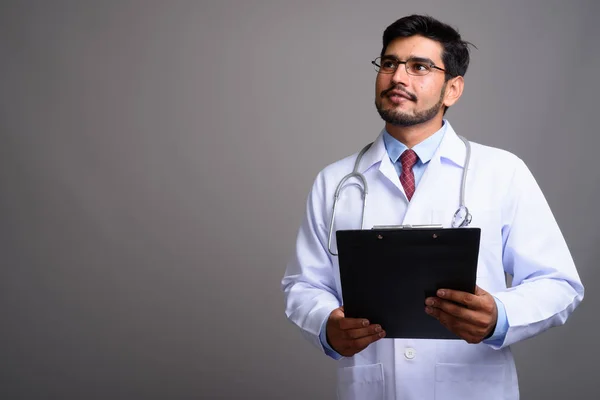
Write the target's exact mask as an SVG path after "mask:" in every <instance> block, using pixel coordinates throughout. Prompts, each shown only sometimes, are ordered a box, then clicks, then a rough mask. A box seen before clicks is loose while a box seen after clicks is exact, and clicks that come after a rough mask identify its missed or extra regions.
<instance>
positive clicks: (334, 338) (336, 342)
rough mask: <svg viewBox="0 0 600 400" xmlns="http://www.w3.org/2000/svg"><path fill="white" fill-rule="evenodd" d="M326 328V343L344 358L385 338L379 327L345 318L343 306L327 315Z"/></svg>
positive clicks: (362, 320) (365, 321)
mask: <svg viewBox="0 0 600 400" xmlns="http://www.w3.org/2000/svg"><path fill="white" fill-rule="evenodd" d="M326 326H327V342H328V343H329V345H330V346H331V348H333V349H334V350H335V351H337V352H338V354H341V355H342V356H344V357H352V356H353V355H355V354H356V353H358V352H361V351H363V350H364V349H365V348H366V347H367V346H368V345H370V344H371V343H373V342H376V341H378V340H379V339H381V338H383V337H385V331H384V330H383V329H382V328H381V326H380V325H371V324H369V321H367V320H366V319H362V318H346V317H345V316H344V307H343V306H342V307H340V308H336V309H335V310H333V311H332V312H331V314H329V319H328V320H327V325H326Z"/></svg>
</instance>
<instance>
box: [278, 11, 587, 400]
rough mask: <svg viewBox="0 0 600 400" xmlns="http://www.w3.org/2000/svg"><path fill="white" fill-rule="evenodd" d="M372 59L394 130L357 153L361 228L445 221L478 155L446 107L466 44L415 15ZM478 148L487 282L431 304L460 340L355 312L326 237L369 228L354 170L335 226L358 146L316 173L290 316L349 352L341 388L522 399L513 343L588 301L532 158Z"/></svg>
mask: <svg viewBox="0 0 600 400" xmlns="http://www.w3.org/2000/svg"><path fill="white" fill-rule="evenodd" d="M373 64H374V65H375V68H376V70H377V71H378V74H377V81H376V87H375V105H376V108H377V111H378V112H379V114H380V115H381V117H382V118H383V119H384V120H385V128H384V129H383V131H382V132H381V134H380V135H379V136H378V137H377V139H376V140H375V142H374V143H373V145H372V146H371V147H370V148H369V149H368V150H367V151H366V152H365V153H364V155H363V157H362V159H361V161H360V163H359V172H361V173H362V174H363V175H364V176H365V178H366V180H367V183H368V187H369V201H368V202H367V206H366V210H365V215H364V227H365V228H366V229H369V228H370V227H372V226H374V225H400V224H432V223H436V224H442V225H443V226H444V227H448V226H450V223H451V220H452V217H453V215H454V212H455V210H456V209H457V208H458V206H459V198H460V186H461V179H462V175H463V169H464V168H465V167H467V166H466V165H465V155H466V146H465V143H463V141H462V140H461V139H460V138H459V137H458V136H457V135H456V133H455V132H454V130H453V129H452V127H451V126H450V123H449V122H448V121H446V120H444V119H443V116H444V113H445V111H446V109H447V108H448V107H450V106H452V105H454V104H455V103H456V102H457V101H458V100H459V98H460V96H461V94H462V92H463V87H464V78H463V77H464V75H465V73H466V71H467V68H468V65H469V48H468V43H467V42H465V41H463V40H462V39H461V36H460V35H459V33H458V32H457V31H455V30H454V29H453V28H451V27H450V26H448V25H446V24H443V23H441V22H439V21H437V20H435V19H433V18H431V17H425V16H418V15H413V16H408V17H405V18H402V19H400V20H398V21H396V22H394V23H393V24H392V25H390V26H389V27H388V28H387V29H386V30H385V32H384V34H383V49H382V51H381V57H379V58H377V59H376V60H375V61H373ZM471 149H472V153H471V160H470V164H469V166H468V176H467V181H466V193H465V197H466V199H467V200H466V202H467V203H468V204H467V206H468V207H469V210H470V212H471V214H472V216H473V219H472V223H471V225H470V226H472V227H480V228H481V243H480V251H479V259H478V267H477V287H476V291H475V294H469V293H464V292H457V291H452V290H448V289H446V290H440V291H438V293H437V296H435V297H431V298H428V299H426V301H425V304H424V305H423V308H424V310H423V312H426V313H428V314H429V315H431V317H432V318H436V319H437V320H439V322H440V323H441V324H443V325H444V326H445V327H446V328H447V329H449V330H450V331H452V332H454V333H455V334H456V335H458V336H459V337H460V338H462V339H463V340H417V339H386V338H385V331H383V330H382V328H381V326H379V325H377V324H371V323H370V321H367V320H364V319H360V318H345V316H344V308H343V306H341V305H342V292H341V284H340V278H339V266H338V259H337V257H335V256H333V255H332V254H330V252H329V251H328V249H329V244H328V236H329V230H330V228H331V229H333V232H335V231H337V230H342V229H358V228H359V226H360V212H361V211H360V210H361V208H362V197H361V194H360V191H359V189H358V184H357V183H358V182H357V181H352V180H350V181H347V183H346V184H344V189H343V191H342V192H341V195H340V198H339V201H338V204H337V211H336V220H335V223H334V226H333V227H330V221H331V213H332V205H333V198H334V193H335V189H336V187H337V185H338V183H339V182H340V180H341V179H342V178H343V177H344V176H345V175H347V174H348V173H349V172H351V171H352V169H353V166H354V163H355V161H356V159H357V154H354V155H352V156H350V157H348V158H345V159H343V160H340V161H338V162H336V163H334V164H332V165H330V166H328V167H326V168H325V169H324V170H323V171H321V172H320V173H319V175H318V177H317V178H316V180H315V182H314V185H313V188H312V191H311V193H310V195H309V198H308V204H307V210H306V217H305V218H304V220H303V222H302V225H301V227H300V230H299V234H298V239H297V244H296V251H295V254H294V257H293V258H292V260H291V261H290V263H289V265H288V268H287V270H286V273H285V276H284V278H283V281H282V287H283V291H284V293H285V301H286V315H287V317H288V318H289V319H290V320H291V321H292V322H293V323H294V324H296V325H297V326H298V327H299V328H300V330H301V332H302V333H303V334H304V335H305V336H306V337H307V339H308V340H309V341H310V342H312V343H313V344H315V345H316V346H317V347H318V348H320V349H321V350H322V351H323V352H324V353H325V354H327V355H329V356H330V357H332V358H334V359H336V360H339V361H338V366H339V369H338V397H339V398H340V399H361V400H366V399H418V400H429V399H432V400H433V399H460V400H469V399H477V400H480V399H486V400H495V399H511V400H512V399H518V398H519V390H518V383H517V373H516V369H515V364H514V360H513V356H512V353H511V350H510V347H509V346H510V345H511V344H513V343H515V342H518V341H521V340H524V339H526V338H529V337H532V336H535V335H537V334H539V333H541V332H543V331H545V330H546V329H548V328H550V327H552V326H556V325H561V324H563V323H564V322H565V321H566V319H567V317H568V316H569V315H570V314H571V312H572V311H573V310H574V309H575V307H577V305H578V304H579V303H580V302H581V300H582V299H583V293H584V290H583V286H582V284H581V281H580V279H579V276H578V274H577V271H576V269H575V265H574V263H573V260H572V258H571V255H570V253H569V250H568V248H567V245H566V243H565V241H564V239H563V237H562V235H561V232H560V230H559V228H558V226H557V224H556V221H555V219H554V217H553V215H552V212H551V211H550V208H549V207H548V204H547V202H546V200H545V198H544V196H543V194H542V192H541V191H540V189H539V187H538V185H537V183H536V181H535V180H534V178H533V176H532V175H531V173H530V172H529V170H528V169H527V167H526V166H525V164H524V163H523V162H522V161H521V160H520V159H518V158H517V157H516V156H514V155H512V154H510V153H508V152H505V151H502V150H499V149H494V148H490V147H487V146H483V145H479V144H476V143H471ZM334 238H335V235H334ZM333 246H334V247H335V244H333ZM365 267H366V268H368V266H365ZM403 267H404V268H406V266H403ZM416 267H417V266H415V268H416ZM505 273H507V274H509V275H511V276H512V277H513V280H512V286H511V287H510V288H507V287H506V280H505ZM407 323H410V322H409V321H407Z"/></svg>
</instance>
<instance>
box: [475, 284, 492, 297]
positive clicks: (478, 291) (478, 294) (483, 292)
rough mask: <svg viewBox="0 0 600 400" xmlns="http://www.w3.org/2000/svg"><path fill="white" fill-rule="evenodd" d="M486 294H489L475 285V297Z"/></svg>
mask: <svg viewBox="0 0 600 400" xmlns="http://www.w3.org/2000/svg"><path fill="white" fill-rule="evenodd" d="M486 294H489V293H488V292H486V291H485V290H483V289H482V288H480V287H479V286H477V285H475V296H485V295H486Z"/></svg>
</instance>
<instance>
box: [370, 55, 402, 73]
mask: <svg viewBox="0 0 600 400" xmlns="http://www.w3.org/2000/svg"><path fill="white" fill-rule="evenodd" d="M373 64H374V65H375V70H376V71H377V72H381V73H384V74H391V73H393V72H394V71H395V70H396V69H397V68H398V60H396V59H395V58H391V57H377V58H376V59H375V61H373Z"/></svg>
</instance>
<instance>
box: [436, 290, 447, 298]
mask: <svg viewBox="0 0 600 400" xmlns="http://www.w3.org/2000/svg"><path fill="white" fill-rule="evenodd" d="M437 294H438V296H440V297H444V296H445V295H446V292H444V291H443V290H438V293H437Z"/></svg>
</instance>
